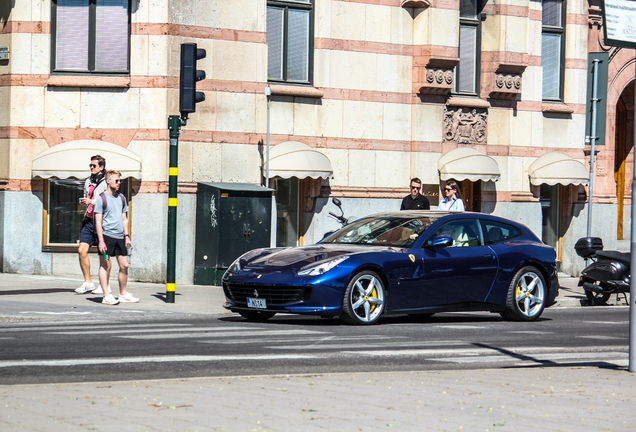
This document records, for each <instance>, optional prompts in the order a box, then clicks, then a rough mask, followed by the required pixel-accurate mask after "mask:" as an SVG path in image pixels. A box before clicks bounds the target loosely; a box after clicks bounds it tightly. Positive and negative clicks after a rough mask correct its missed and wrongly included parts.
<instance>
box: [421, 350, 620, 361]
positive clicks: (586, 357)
mask: <svg viewBox="0 0 636 432" xmlns="http://www.w3.org/2000/svg"><path fill="white" fill-rule="evenodd" d="M519 356H523V354H520V355H519ZM526 356H527V354H526ZM536 356H537V358H536V359H535V358H526V359H522V358H518V357H515V356H509V355H490V356H478V357H448V358H431V359H428V360H431V361H440V362H451V363H495V362H517V363H519V362H523V363H528V362H530V363H545V362H546V361H550V362H552V361H568V360H575V361H596V362H599V361H605V360H623V359H625V358H626V357H627V356H628V354H627V353H622V352H603V353H552V354H551V353H541V354H536Z"/></svg>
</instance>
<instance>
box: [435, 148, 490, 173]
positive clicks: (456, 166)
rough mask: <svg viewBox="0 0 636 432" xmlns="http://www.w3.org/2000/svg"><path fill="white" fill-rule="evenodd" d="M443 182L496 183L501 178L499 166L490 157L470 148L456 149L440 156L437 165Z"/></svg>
mask: <svg viewBox="0 0 636 432" xmlns="http://www.w3.org/2000/svg"><path fill="white" fill-rule="evenodd" d="M437 167H438V169H439V176H440V178H441V179H442V180H443V181H446V180H450V179H454V180H460V181H461V180H470V181H478V180H483V181H497V180H499V177H500V176H501V173H500V171H499V165H498V164H497V162H496V161H495V160H494V159H493V158H491V157H490V156H486V155H485V154H483V153H482V152H480V151H477V150H475V149H473V148H470V147H458V148H456V149H454V150H451V151H449V152H448V153H446V154H445V155H444V156H442V157H441V158H440V160H439V162H438V163H437Z"/></svg>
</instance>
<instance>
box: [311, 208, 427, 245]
mask: <svg viewBox="0 0 636 432" xmlns="http://www.w3.org/2000/svg"><path fill="white" fill-rule="evenodd" d="M437 219H438V218H437V217H431V216H428V217H412V216H411V217H400V216H386V217H369V218H364V219H360V220H358V221H355V222H353V223H351V224H349V225H347V226H345V227H343V228H341V229H340V230H338V231H336V232H335V233H333V234H332V235H330V236H329V237H327V238H326V239H324V240H323V241H321V243H332V244H338V243H347V244H363V245H374V246H395V247H409V246H411V245H412V244H413V243H415V241H416V240H417V239H418V237H419V236H420V235H421V234H422V233H423V232H424V231H425V230H426V228H428V227H429V226H430V225H431V224H432V223H433V222H435V221H436V220H437Z"/></svg>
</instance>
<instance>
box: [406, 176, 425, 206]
mask: <svg viewBox="0 0 636 432" xmlns="http://www.w3.org/2000/svg"><path fill="white" fill-rule="evenodd" d="M421 190H422V180H420V179H418V178H417V177H415V178H414V179H411V194H410V195H407V196H405V197H404V199H403V200H402V205H401V206H400V210H430V209H431V205H430V204H429V203H428V199H427V198H426V197H425V196H423V195H421V194H420V191H421Z"/></svg>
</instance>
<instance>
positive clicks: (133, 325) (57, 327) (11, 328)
mask: <svg viewBox="0 0 636 432" xmlns="http://www.w3.org/2000/svg"><path fill="white" fill-rule="evenodd" d="M104 322H108V323H112V322H111V321H104ZM56 324H57V323H56ZM76 324H77V323H76ZM40 325H41V324H40ZM122 325H123V326H126V329H129V328H131V327H132V328H139V327H177V326H178V327H183V326H191V325H192V324H160V323H157V324H110V325H101V324H99V325H98V324H95V325H93V322H90V323H87V324H85V325H81V326H79V325H69V326H58V325H55V326H49V327H27V328H19V327H2V326H0V330H4V331H46V332H47V333H53V332H52V331H49V330H75V329H77V330H81V329H84V330H86V331H85V332H79V334H84V333H86V332H91V331H99V330H92V328H96V327H99V328H100V329H103V328H113V329H117V331H118V332H119V331H124V330H119V329H121V327H122ZM88 327H90V328H88ZM130 331H143V330H130ZM157 331H159V330H157ZM70 333H73V334H76V333H78V332H70ZM108 333H110V332H108ZM53 334H60V333H53Z"/></svg>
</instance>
